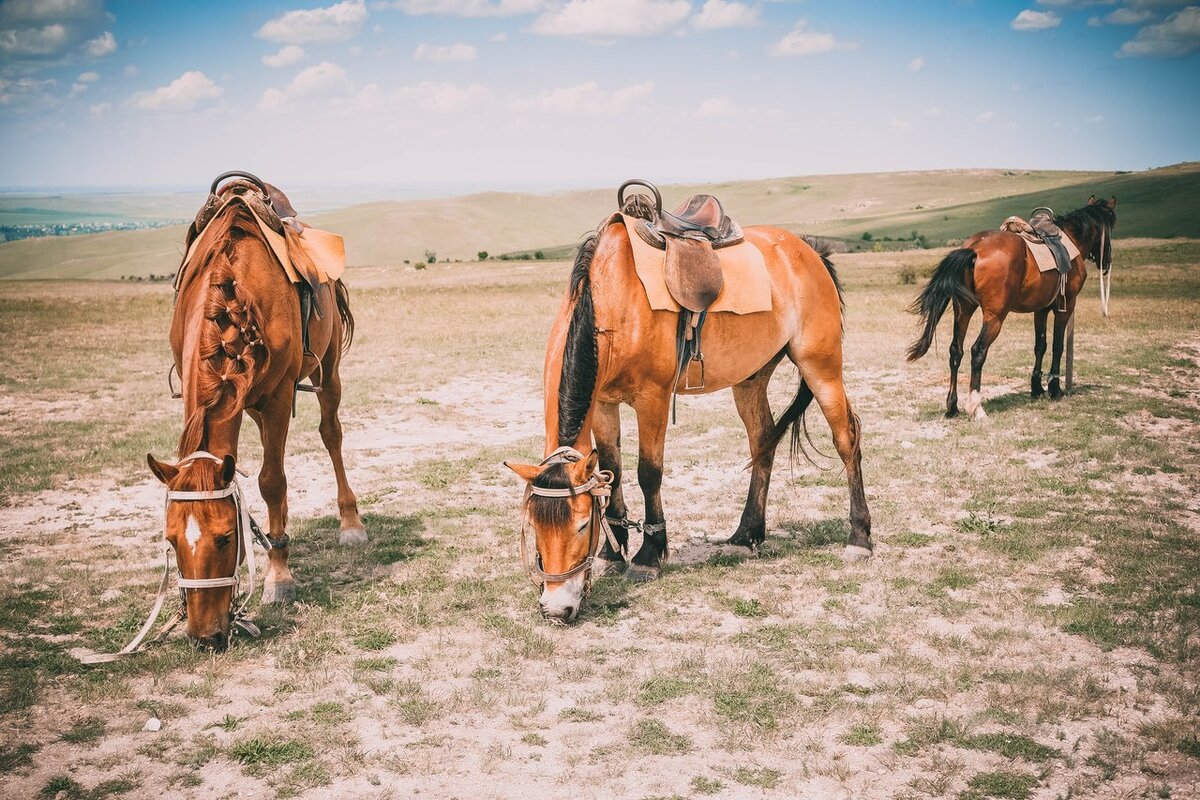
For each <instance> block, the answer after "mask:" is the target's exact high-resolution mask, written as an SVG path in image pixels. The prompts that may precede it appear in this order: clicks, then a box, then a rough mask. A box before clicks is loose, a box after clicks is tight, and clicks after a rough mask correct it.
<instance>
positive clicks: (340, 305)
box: [333, 278, 354, 354]
mask: <svg viewBox="0 0 1200 800" xmlns="http://www.w3.org/2000/svg"><path fill="white" fill-rule="evenodd" d="M333 292H334V296H335V297H336V298H337V310H338V316H339V317H341V318H342V353H343V354H345V353H346V352H347V351H348V350H349V349H350V343H351V342H353V341H354V315H353V314H352V313H350V290H349V289H347V288H346V284H344V283H342V279H341V278H338V279H337V281H335V282H334V284H333Z"/></svg>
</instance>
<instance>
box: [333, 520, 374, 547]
mask: <svg viewBox="0 0 1200 800" xmlns="http://www.w3.org/2000/svg"><path fill="white" fill-rule="evenodd" d="M366 543H367V529H366V528H364V527H362V526H361V525H360V526H358V527H354V528H342V530H341V533H339V534H338V544H341V545H355V544H366Z"/></svg>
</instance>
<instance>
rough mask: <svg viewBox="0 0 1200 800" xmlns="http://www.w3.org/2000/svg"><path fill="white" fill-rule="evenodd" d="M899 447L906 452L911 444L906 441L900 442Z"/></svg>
mask: <svg viewBox="0 0 1200 800" xmlns="http://www.w3.org/2000/svg"><path fill="white" fill-rule="evenodd" d="M900 446H901V447H903V448H904V449H905V450H908V449H910V448H911V447H912V446H913V443H912V442H910V441H907V440H906V441H903V442H901V443H900Z"/></svg>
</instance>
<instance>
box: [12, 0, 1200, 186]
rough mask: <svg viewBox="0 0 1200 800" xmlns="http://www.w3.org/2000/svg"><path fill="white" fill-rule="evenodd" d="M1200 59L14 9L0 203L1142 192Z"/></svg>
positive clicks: (746, 5)
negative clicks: (380, 194) (820, 187)
mask: <svg viewBox="0 0 1200 800" xmlns="http://www.w3.org/2000/svg"><path fill="white" fill-rule="evenodd" d="M1192 2H1193V3H1196V0H1192ZM1198 52H1200V3H1197V4H1195V5H1188V4H1187V2H1175V1H1173V0H1119V1H1116V0H1114V1H1112V2H1105V1H1104V0H1100V1H1099V2H1097V1H1096V0H1024V2H974V3H972V2H955V1H947V2H943V1H941V0H923V1H921V2H905V3H871V2H836V3H835V2H818V1H817V0H806V1H804V2H786V1H785V2H775V1H772V2H767V1H759V0H396V1H394V2H362V0H346V1H345V2H340V3H333V2H329V0H325V2H324V3H304V2H299V1H298V0H293V2H282V3H281V2H261V3H244V2H206V3H175V2H150V1H149V0H129V1H127V2H120V1H116V0H114V1H113V2H104V1H103V0H2V2H0V152H2V153H3V155H2V156H0V159H2V161H0V186H8V187H14V186H24V187H38V186H64V185H70V186H147V187H167V186H170V187H180V186H192V185H196V184H203V183H205V182H206V181H207V180H209V179H210V178H211V177H212V176H213V175H215V174H216V173H218V172H220V171H223V170H225V169H230V168H242V169H249V170H252V171H255V172H258V173H260V174H262V175H263V176H265V177H267V178H268V179H269V180H272V181H273V182H275V183H278V184H280V185H284V186H288V185H308V186H312V185H327V186H359V185H377V186H391V187H406V186H414V187H424V188H426V189H430V190H437V189H439V188H444V189H447V190H453V189H459V188H461V189H481V188H525V187H542V188H550V187H574V186H598V185H607V184H611V183H615V182H617V181H620V180H621V179H623V178H625V177H627V176H630V175H642V176H646V177H649V178H652V179H655V180H659V181H664V182H665V181H681V180H705V181H707V180H722V179H735V178H754V177H770V176H782V175H797V174H813V173H831V172H867V171H880V170H909V169H940V168H965V167H1019V168H1061V169H1076V168H1080V169H1142V168H1146V167H1151V166H1161V165H1164V164H1169V163H1174V162H1178V161H1183V160H1194V159H1197V158H1200V147H1198V145H1197V142H1198V141H1200V137H1198V136H1197V131H1200V54H1198Z"/></svg>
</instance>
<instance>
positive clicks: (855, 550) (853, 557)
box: [842, 544, 871, 561]
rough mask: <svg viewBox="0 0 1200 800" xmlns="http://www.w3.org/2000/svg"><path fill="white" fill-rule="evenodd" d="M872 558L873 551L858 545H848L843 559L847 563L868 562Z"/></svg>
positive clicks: (843, 553) (843, 552)
mask: <svg viewBox="0 0 1200 800" xmlns="http://www.w3.org/2000/svg"><path fill="white" fill-rule="evenodd" d="M870 557H871V551H870V550H868V549H867V548H865V547H859V546H858V545H856V544H848V545H846V549H845V550H843V551H842V559H843V560H845V561H866V560H867V559H868V558H870Z"/></svg>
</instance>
